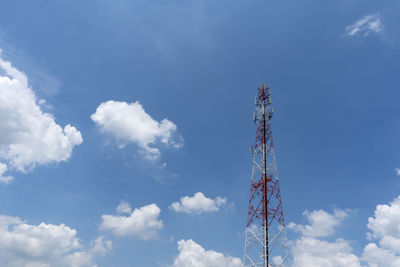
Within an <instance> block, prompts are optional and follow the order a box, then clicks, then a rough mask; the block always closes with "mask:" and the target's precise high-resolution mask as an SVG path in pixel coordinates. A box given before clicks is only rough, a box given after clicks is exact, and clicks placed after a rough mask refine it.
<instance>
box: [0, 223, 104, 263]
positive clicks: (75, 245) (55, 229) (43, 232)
mask: <svg viewBox="0 0 400 267" xmlns="http://www.w3.org/2000/svg"><path fill="white" fill-rule="evenodd" d="M76 235H77V232H76V230H74V229H71V228H69V227H68V226H66V225H64V224H60V225H53V224H46V223H41V224H39V225H30V224H27V223H25V222H23V221H21V220H20V219H19V218H18V217H11V216H5V215H0V266H7V267H17V266H18V267H19V266H24V267H28V266H61V267H64V266H65V267H67V266H68V267H78V266H92V265H93V260H92V258H93V256H94V255H95V254H96V253H98V252H101V253H103V254H102V255H104V253H105V250H106V248H104V249H103V250H101V249H99V247H100V245H99V243H103V244H106V245H103V247H110V246H111V243H110V241H104V240H103V239H100V240H99V239H96V241H95V242H94V244H95V246H94V248H93V249H92V250H93V251H90V252H86V251H85V250H84V249H83V247H82V245H81V244H80V242H79V239H78V238H77V236H76Z"/></svg>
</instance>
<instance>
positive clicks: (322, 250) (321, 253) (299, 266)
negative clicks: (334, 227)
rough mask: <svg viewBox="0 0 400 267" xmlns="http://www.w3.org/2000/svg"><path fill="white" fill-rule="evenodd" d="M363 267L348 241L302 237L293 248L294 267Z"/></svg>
mask: <svg viewBox="0 0 400 267" xmlns="http://www.w3.org/2000/svg"><path fill="white" fill-rule="evenodd" d="M304 266H313V267H361V264H360V260H359V258H358V257H357V256H356V255H354V254H353V253H352V248H351V246H350V244H349V242H348V241H346V240H343V239H338V240H336V241H334V242H328V241H324V240H319V239H316V238H313V237H302V238H300V239H298V240H297V241H296V242H295V245H294V247H293V267H304Z"/></svg>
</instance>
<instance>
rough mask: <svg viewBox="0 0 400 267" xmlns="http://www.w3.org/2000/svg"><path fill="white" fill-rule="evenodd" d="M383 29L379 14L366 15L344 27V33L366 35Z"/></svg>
mask: <svg viewBox="0 0 400 267" xmlns="http://www.w3.org/2000/svg"><path fill="white" fill-rule="evenodd" d="M382 31H383V25H382V22H381V20H380V18H379V14H378V13H377V14H373V15H367V16H365V17H363V18H362V19H360V20H358V21H356V22H355V23H353V24H351V25H349V26H347V27H346V30H345V34H346V35H348V36H355V35H362V36H368V35H370V34H373V33H380V32H382Z"/></svg>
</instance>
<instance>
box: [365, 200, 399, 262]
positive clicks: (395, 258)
mask: <svg viewBox="0 0 400 267" xmlns="http://www.w3.org/2000/svg"><path fill="white" fill-rule="evenodd" d="M367 227H368V229H369V230H370V232H369V233H368V235H367V236H368V238H369V239H370V240H376V241H377V242H378V244H376V243H374V242H371V243H370V244H368V245H367V246H366V247H365V249H364V253H363V259H364V260H365V261H367V262H368V263H369V264H370V266H371V267H375V266H388V267H392V266H393V267H394V266H400V196H399V197H397V198H396V199H394V200H393V201H392V202H391V203H389V205H387V204H384V205H378V206H377V207H376V209H375V212H374V217H370V218H368V225H367Z"/></svg>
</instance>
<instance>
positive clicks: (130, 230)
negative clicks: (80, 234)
mask: <svg viewBox="0 0 400 267" xmlns="http://www.w3.org/2000/svg"><path fill="white" fill-rule="evenodd" d="M160 212H161V210H160V208H159V207H157V205H156V204H150V205H147V206H144V207H141V208H139V209H134V210H133V211H132V213H131V214H130V215H129V216H114V215H108V214H104V215H102V216H101V218H102V222H101V225H100V228H101V229H104V230H110V231H112V232H113V233H114V234H115V235H117V236H127V235H131V236H137V237H139V238H141V239H143V240H147V239H152V238H155V237H156V236H157V233H158V231H159V230H161V229H162V228H163V227H164V225H163V223H162V221H161V220H159V219H158V216H159V215H160Z"/></svg>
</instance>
